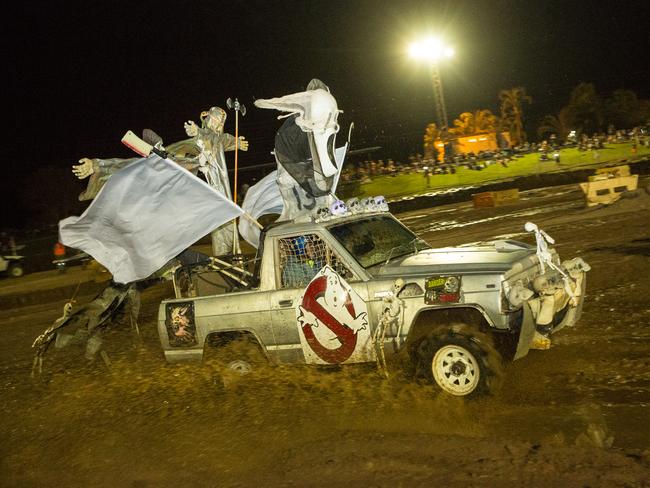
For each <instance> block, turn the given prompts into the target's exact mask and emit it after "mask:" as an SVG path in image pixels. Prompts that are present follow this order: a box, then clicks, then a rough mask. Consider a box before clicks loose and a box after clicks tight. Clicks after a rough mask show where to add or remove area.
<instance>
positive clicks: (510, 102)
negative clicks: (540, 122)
mask: <svg viewBox="0 0 650 488" xmlns="http://www.w3.org/2000/svg"><path fill="white" fill-rule="evenodd" d="M499 100H500V101H501V119H502V120H503V121H504V125H505V127H507V128H508V129H509V131H510V140H511V141H512V144H513V145H514V146H517V145H519V144H521V143H522V142H525V141H526V132H524V125H523V109H522V103H523V102H528V103H532V101H533V99H532V98H531V97H530V96H529V95H527V94H526V89H525V88H524V87H521V86H517V87H515V88H510V89H509V90H501V92H500V93H499Z"/></svg>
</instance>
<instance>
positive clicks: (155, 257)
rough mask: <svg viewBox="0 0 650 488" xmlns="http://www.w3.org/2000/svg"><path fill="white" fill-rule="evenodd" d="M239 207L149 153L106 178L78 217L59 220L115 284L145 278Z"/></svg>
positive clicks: (70, 242)
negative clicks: (111, 277)
mask: <svg viewBox="0 0 650 488" xmlns="http://www.w3.org/2000/svg"><path fill="white" fill-rule="evenodd" d="M241 214H242V209H241V208H240V207H238V206H237V205H235V204H234V203H233V202H231V201H230V200H228V199H227V198H226V197H225V196H224V195H222V194H221V193H219V192H217V191H216V190H214V189H213V188H211V187H210V186H209V185H208V184H206V183H205V182H204V181H202V180H201V179H199V178H197V177H196V176H194V175H193V174H192V173H190V172H189V171H187V170H186V169H184V168H182V167H181V166H179V165H178V164H176V163H174V162H173V161H169V160H166V159H162V158H160V157H159V156H156V155H152V156H150V157H148V158H143V159H140V160H138V161H135V162H134V163H132V164H131V165H129V166H127V167H126V168H124V169H122V170H121V171H119V172H118V173H116V174H114V175H113V176H111V178H110V179H109V180H108V181H107V182H106V184H105V185H104V186H103V188H102V189H101V190H100V192H99V193H98V194H97V196H96V197H95V199H94V200H93V202H92V203H91V204H90V206H89V207H88V208H87V209H86V211H85V212H84V213H83V214H82V215H81V217H68V218H67V219H64V220H62V221H61V222H59V235H60V240H61V242H62V243H63V244H65V245H66V246H69V247H73V248H76V249H81V250H82V251H85V252H87V253H88V254H90V255H91V256H92V257H93V258H95V259H96V260H97V261H98V262H100V263H101V264H102V265H103V266H105V267H106V268H107V269H108V270H109V271H110V272H111V273H112V274H113V279H114V280H115V281H116V282H118V283H129V282H131V281H136V280H140V279H144V278H146V277H148V276H150V275H151V274H152V273H154V272H155V271H157V270H159V269H160V268H161V267H162V266H164V265H165V263H167V262H168V261H169V260H170V259H172V258H173V257H175V256H176V255H178V254H179V253H180V252H181V251H183V250H184V249H186V248H187V247H189V246H190V245H192V244H194V243H195V242H196V241H197V240H199V239H200V238H201V237H203V236H205V235H206V234H208V233H209V232H211V231H212V230H213V229H215V228H217V227H219V226H220V225H222V224H224V223H226V222H228V221H230V220H232V219H234V218H236V217H238V216H239V215H241Z"/></svg>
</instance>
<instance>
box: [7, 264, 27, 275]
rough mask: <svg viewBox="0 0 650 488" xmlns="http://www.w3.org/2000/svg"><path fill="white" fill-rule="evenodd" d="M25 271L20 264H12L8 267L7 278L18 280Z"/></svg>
mask: <svg viewBox="0 0 650 488" xmlns="http://www.w3.org/2000/svg"><path fill="white" fill-rule="evenodd" d="M24 273H25V271H24V270H23V267H22V266H21V265H20V264H12V265H10V266H9V276H11V277H12V278H20V277H21V276H22V275H23V274H24Z"/></svg>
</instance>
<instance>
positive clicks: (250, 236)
mask: <svg viewBox="0 0 650 488" xmlns="http://www.w3.org/2000/svg"><path fill="white" fill-rule="evenodd" d="M347 149H348V145H347V144H346V145H345V146H343V147H339V148H336V150H335V153H334V157H335V159H336V165H337V166H338V173H337V174H336V176H335V177H334V184H333V185H332V193H334V192H335V191H336V187H337V185H338V182H339V178H340V176H341V168H342V167H343V161H344V160H345V153H346V151H347ZM242 208H243V210H244V212H246V213H248V214H250V215H251V216H252V217H253V218H254V219H256V220H257V219H258V218H260V217H261V216H262V215H267V214H273V213H277V214H281V213H282V209H283V208H284V203H283V201H282V195H281V194H280V187H279V186H278V171H277V170H275V171H273V172H271V173H269V174H268V175H266V176H265V177H264V178H262V179H261V180H260V181H258V182H257V183H256V184H254V185H253V186H251V187H250V188H249V189H248V191H247V192H246V197H245V198H244V202H243V203H242ZM239 234H240V235H241V236H242V237H243V238H244V240H245V241H246V242H248V243H249V244H250V245H251V246H253V247H255V248H258V247H259V244H260V229H259V228H258V227H256V226H254V225H253V224H252V223H251V222H250V220H248V219H240V220H239Z"/></svg>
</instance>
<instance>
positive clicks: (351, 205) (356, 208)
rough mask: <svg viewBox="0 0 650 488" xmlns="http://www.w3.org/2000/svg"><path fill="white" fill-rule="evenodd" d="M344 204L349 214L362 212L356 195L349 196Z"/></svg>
mask: <svg viewBox="0 0 650 488" xmlns="http://www.w3.org/2000/svg"><path fill="white" fill-rule="evenodd" d="M345 206H346V207H347V208H348V212H350V213H351V214H358V213H361V212H363V209H362V208H361V202H360V201H359V199H358V198H357V197H353V198H350V199H349V200H348V201H347V202H345Z"/></svg>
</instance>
